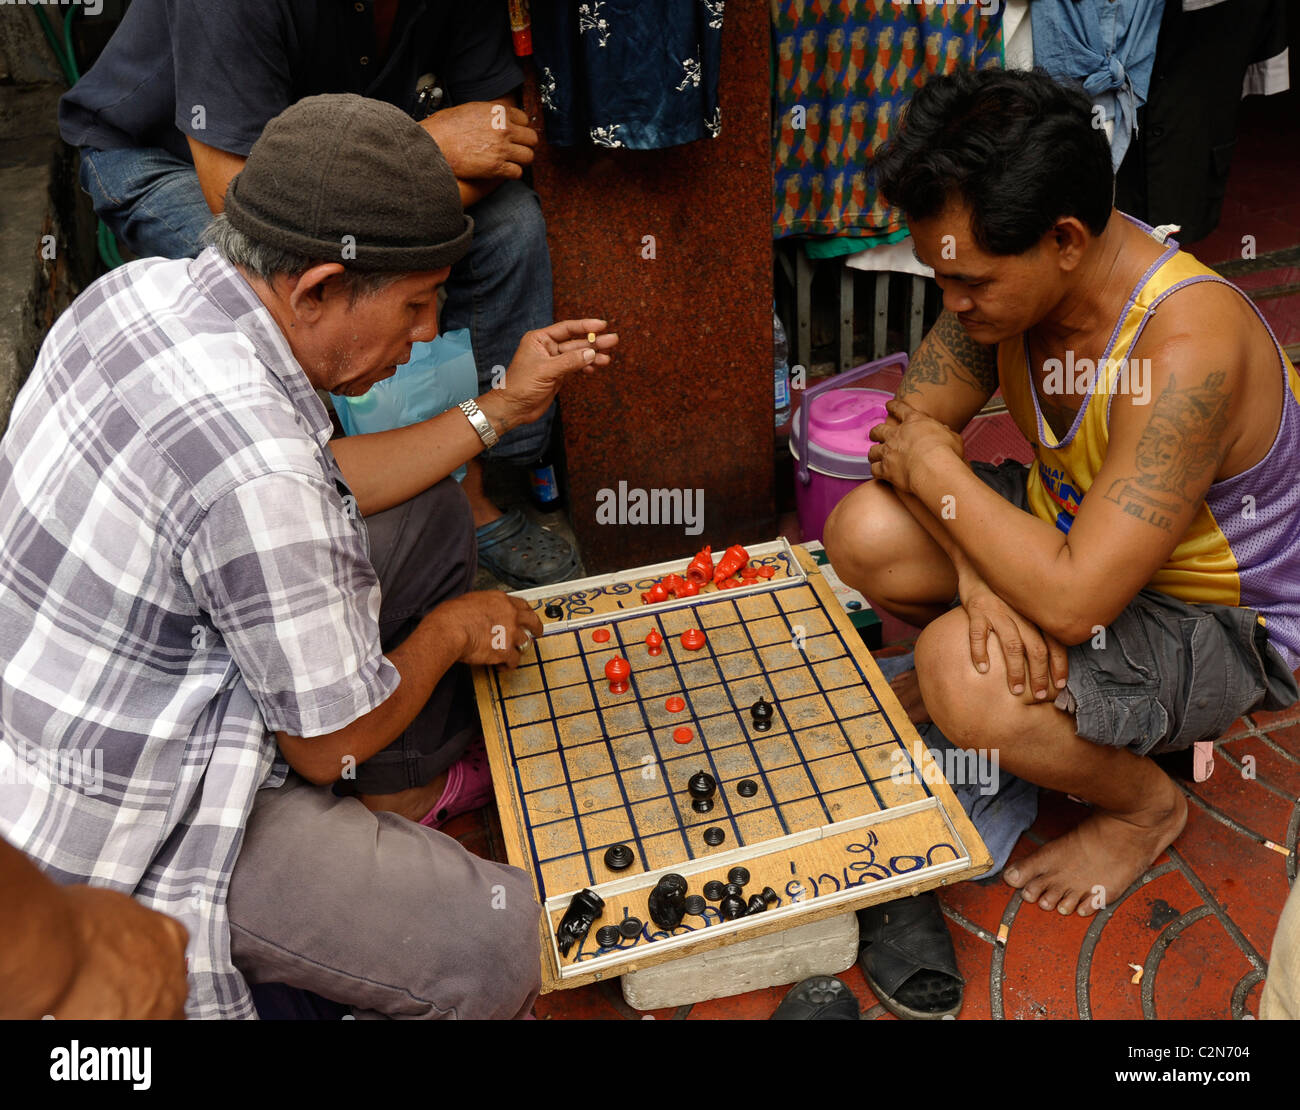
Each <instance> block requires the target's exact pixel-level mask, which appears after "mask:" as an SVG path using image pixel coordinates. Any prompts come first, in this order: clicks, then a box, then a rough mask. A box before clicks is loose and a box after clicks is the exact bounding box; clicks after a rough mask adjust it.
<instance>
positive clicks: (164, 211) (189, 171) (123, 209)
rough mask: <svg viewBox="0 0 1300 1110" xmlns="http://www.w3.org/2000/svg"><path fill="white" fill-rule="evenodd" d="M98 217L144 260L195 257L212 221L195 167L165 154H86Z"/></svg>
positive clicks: (87, 185) (85, 180) (85, 176)
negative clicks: (205, 231)
mask: <svg viewBox="0 0 1300 1110" xmlns="http://www.w3.org/2000/svg"><path fill="white" fill-rule="evenodd" d="M80 180H81V187H82V188H83V189H84V190H85V191H86V193H87V194H89V196H90V200H91V204H92V205H94V208H95V214H96V215H97V216H99V218H100V219H101V220H103V221H104V223H106V224H107V225H108V227H109V230H111V231H112V232H113V234H114V235H116V236H117V237H118V239H119V240H121V242H122V243H124V244H125V245H126V246H127V247H128V248H129V249H130V250H131V251H132V252H134V253H135V254H137V255H139V256H140V257H142V258H144V257H153V256H155V255H161V256H162V257H163V258H193V257H194V256H195V255H197V254H198V253H199V252H200V251H201V250H202V249H203V243H202V235H203V229H204V228H206V227H207V226H208V223H209V221H210V220H211V219H212V211H211V209H209V208H208V202H207V201H206V200H204V199H203V190H202V189H200V188H199V176H198V174H197V173H196V172H195V169H194V166H193V164H191V163H189V162H186V161H184V160H183V159H181V158H177V157H176V156H175V155H174V154H169V153H168V152H167V151H165V150H159V149H156V148H147V149H141V150H135V149H131V148H122V149H119V150H90V149H83V150H82V151H81V170H80Z"/></svg>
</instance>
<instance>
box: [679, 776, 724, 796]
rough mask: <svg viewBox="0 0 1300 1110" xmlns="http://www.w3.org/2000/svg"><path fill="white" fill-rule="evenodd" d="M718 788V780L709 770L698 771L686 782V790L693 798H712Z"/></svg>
mask: <svg viewBox="0 0 1300 1110" xmlns="http://www.w3.org/2000/svg"><path fill="white" fill-rule="evenodd" d="M717 789H718V783H717V780H715V779H714V777H713V776H712V775H710V774H709V773H708V772H707V771H696V772H695V774H693V775H692V776H691V778H690V781H689V782H688V783H687V784H686V792H687V793H688V794H690V796H691V797H692V798H712V797H713V795H714V793H715V792H716V791H717Z"/></svg>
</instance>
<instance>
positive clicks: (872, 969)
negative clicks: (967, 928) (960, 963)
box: [858, 891, 966, 1021]
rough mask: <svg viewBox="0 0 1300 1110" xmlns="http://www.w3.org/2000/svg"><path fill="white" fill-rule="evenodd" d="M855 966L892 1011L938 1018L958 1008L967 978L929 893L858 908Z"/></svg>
mask: <svg viewBox="0 0 1300 1110" xmlns="http://www.w3.org/2000/svg"><path fill="white" fill-rule="evenodd" d="M858 930H859V948H858V966H859V967H861V968H862V973H863V974H864V975H865V976H866V977H867V984H868V985H869V986H870V987H871V989H872V990H873V991H874V992H875V994H876V997H877V998H878V999H880V1002H881V1004H882V1005H883V1006H884V1007H885V1009H887V1010H888V1011H889V1012H890V1013H891V1014H894V1015H896V1016H897V1017H900V1018H911V1019H913V1020H916V1021H937V1020H939V1019H941V1018H945V1017H956V1016H957V1014H958V1013H960V1012H961V1003H962V994H963V988H964V987H965V985H966V980H965V979H963V978H962V977H961V974H960V973H959V972H958V971H957V954H956V952H955V951H954V950H953V946H952V936H951V934H949V932H948V926H947V923H946V922H945V921H944V919H943V910H942V909H940V908H939V899H938V897H937V896H936V895H935V893H934V892H933V891H927V892H926V893H925V894H918V895H916V896H915V897H913V898H898V899H896V900H895V901H893V902H882V903H881V904H880V905H877V906H869V907H868V908H867V909H865V910H859V911H858Z"/></svg>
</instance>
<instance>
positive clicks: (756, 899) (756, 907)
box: [598, 894, 767, 935]
mask: <svg viewBox="0 0 1300 1110" xmlns="http://www.w3.org/2000/svg"><path fill="white" fill-rule="evenodd" d="M765 909H767V903H766V902H764V901H763V896H762V895H761V894H755V895H754V896H753V897H752V898H751V899H750V900H749V905H748V906H746V907H745V912H746V913H762V912H763V911H764V910H765ZM605 928H606V929H607V928H609V926H608V925H607V926H605ZM604 931H605V930H604V929H602V930H601V932H602V933H603V932H604ZM598 935H599V934H598Z"/></svg>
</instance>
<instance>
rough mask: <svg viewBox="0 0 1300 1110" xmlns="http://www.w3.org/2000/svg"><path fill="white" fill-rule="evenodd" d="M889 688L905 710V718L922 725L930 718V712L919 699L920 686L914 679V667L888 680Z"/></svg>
mask: <svg viewBox="0 0 1300 1110" xmlns="http://www.w3.org/2000/svg"><path fill="white" fill-rule="evenodd" d="M889 688H890V689H891V690H893V691H894V697H896V698H897V699H898V700H899V702H900V703H901V704H902V706H903V708H904V709H905V710H906V711H907V719H908V720H909V721H911V722H912V724H914V725H923V724H926V723H927V722H928V721H929V720H930V714H929V712H927V710H926V708H925V702H923V701H922V700H921V687H920V684H919V683H918V682H917V681H916V671H915V669H913V670H910V671H904V672H903V673H902V674H899V675H895V676H894V677H893V678H891V679H890V680H889Z"/></svg>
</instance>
